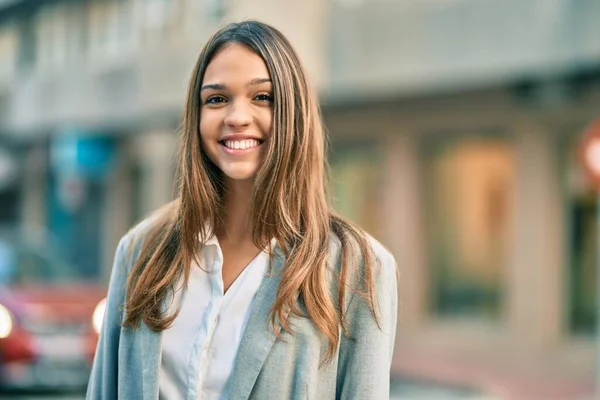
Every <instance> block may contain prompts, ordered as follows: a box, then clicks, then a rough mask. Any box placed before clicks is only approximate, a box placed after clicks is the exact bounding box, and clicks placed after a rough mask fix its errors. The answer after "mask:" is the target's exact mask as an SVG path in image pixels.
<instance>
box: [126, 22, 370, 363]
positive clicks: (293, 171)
mask: <svg viewBox="0 0 600 400" xmlns="http://www.w3.org/2000/svg"><path fill="white" fill-rule="evenodd" d="M232 42H235V43H239V44H243V45H245V46H247V47H248V48H249V49H251V50H252V51H254V52H255V53H256V54H258V55H259V56H260V57H262V59H263V60H264V62H265V64H266V65H267V68H268V70H269V73H270V76H271V80H272V82H273V90H274V93H273V97H274V105H273V132H272V135H271V139H270V140H269V141H268V150H267V154H266V157H265V161H264V164H263V165H262V166H261V167H260V169H259V171H258V172H257V176H256V178H255V185H254V192H253V197H252V201H251V207H250V213H251V218H252V220H253V221H256V223H254V224H252V226H253V232H252V238H253V241H254V243H255V244H256V246H258V247H259V248H265V247H266V246H268V243H270V240H271V239H272V238H274V239H275V240H276V242H277V244H278V246H279V247H280V248H281V249H282V250H283V251H284V253H285V264H284V268H283V270H282V277H281V282H280V285H279V288H278V292H277V296H276V300H275V302H274V304H273V306H272V310H271V323H272V324H273V328H274V329H275V331H276V332H279V331H280V329H283V330H286V331H289V332H292V329H291V326H290V321H289V318H291V317H293V316H297V315H302V311H301V310H300V308H299V305H298V301H299V300H301V301H302V304H303V307H302V308H304V309H305V310H306V312H307V313H308V316H309V317H310V318H311V320H312V321H313V323H314V324H315V326H316V327H317V328H318V329H319V330H320V331H321V332H322V333H323V334H324V335H325V337H326V338H327V339H328V342H329V351H328V354H327V357H328V358H331V357H332V356H333V354H334V352H335V349H336V347H337V344H338V342H339V340H340V328H342V330H343V329H345V317H344V314H345V307H344V304H345V300H344V299H345V298H346V294H347V293H346V290H347V288H346V286H347V285H346V281H347V275H348V273H349V271H351V270H352V269H354V268H358V267H359V265H360V266H362V267H361V271H362V272H360V276H361V277H362V278H361V281H362V282H363V285H362V287H361V288H358V290H359V292H360V294H361V295H362V296H363V297H364V299H365V300H366V301H367V304H368V305H369V307H370V308H371V310H372V311H373V316H374V318H375V319H376V320H377V313H376V310H375V300H374V288H373V281H374V278H373V275H374V265H375V259H374V257H373V252H372V249H371V247H370V246H369V244H368V240H367V237H366V234H364V233H363V232H362V231H361V230H360V229H359V228H357V227H355V226H354V225H352V224H351V223H350V222H348V221H345V220H344V219H342V218H341V217H339V216H337V215H336V214H335V213H334V212H333V211H332V209H331V207H330V206H329V202H328V196H327V193H326V187H327V182H326V176H327V162H326V140H325V133H324V128H323V124H322V120H321V115H320V110H319V106H318V101H317V96H316V94H315V93H314V92H313V90H312V89H311V88H310V86H309V84H308V82H307V79H306V77H305V74H304V71H303V69H302V66H301V64H300V61H299V59H298V57H297V55H296V53H295V52H294V50H293V49H292V47H291V45H290V43H289V42H288V40H287V39H286V38H285V37H284V36H283V34H282V33H281V32H279V31H278V30H276V29H275V28H273V27H271V26H269V25H266V24H263V23H260V22H256V21H245V22H241V23H232V24H229V25H227V26H225V27H224V28H222V29H221V30H219V31H218V32H216V33H215V34H214V35H213V36H212V37H211V38H210V39H209V40H208V43H207V44H206V45H205V47H204V48H203V50H202V51H201V53H200V56H199V58H198V61H197V63H196V66H195V68H194V72H193V75H192V77H191V80H190V83H189V88H188V94H187V101H186V105H185V110H184V115H183V121H182V128H181V130H182V131H181V148H180V154H179V166H178V168H179V170H178V172H179V179H180V183H179V193H178V196H177V199H176V200H175V201H173V202H171V203H169V204H168V205H166V206H165V207H163V208H162V209H161V210H159V212H158V213H157V214H156V216H155V217H154V218H153V219H152V222H151V223H150V228H149V229H148V231H147V232H146V233H145V234H144V235H143V236H144V238H143V243H142V244H141V250H140V252H139V255H138V257H137V258H136V261H135V263H134V265H133V267H132V270H131V272H130V275H129V278H128V281H127V294H126V306H125V309H126V317H125V321H124V325H125V326H130V327H137V326H139V324H140V322H143V323H145V324H146V325H147V326H148V327H149V328H150V329H152V330H155V331H162V330H164V329H166V328H168V327H169V326H170V324H171V323H172V322H173V321H174V319H175V318H176V316H177V313H178V311H175V312H173V313H171V314H169V315H165V313H163V311H162V309H161V304H162V302H163V301H164V300H165V297H166V296H167V294H169V293H173V291H174V290H176V288H175V286H176V284H177V282H179V280H180V279H181V278H182V275H183V278H184V279H183V282H187V280H188V277H189V273H190V268H191V266H192V265H193V263H194V260H195V257H196V256H197V254H198V250H199V248H200V245H201V243H205V242H206V241H207V240H208V238H210V236H211V235H213V234H214V232H215V231H216V230H217V229H216V228H217V227H220V226H222V223H223V212H224V211H223V207H222V204H223V202H222V196H223V184H222V178H221V172H220V170H219V169H218V168H217V167H216V166H215V165H214V164H213V163H212V162H211V161H210V160H209V158H208V157H207V155H206V153H205V152H204V150H203V149H202V146H201V141H200V132H199V125H200V124H199V123H200V118H201V115H200V88H201V85H202V81H203V79H204V73H205V71H206V68H207V66H208V64H209V63H210V61H211V60H212V59H213V57H214V56H215V55H216V54H217V52H218V51H219V49H221V48H222V47H223V46H224V45H226V44H228V43H232ZM332 234H333V235H334V236H337V238H338V239H339V242H340V244H341V252H340V254H341V261H340V263H341V269H340V270H339V274H338V275H337V279H338V284H337V293H335V294H333V293H332V290H331V287H330V285H331V283H330V282H328V279H327V277H328V276H329V273H330V271H328V268H329V266H328V265H327V264H328V256H329V253H330V240H331V236H332ZM330 267H332V268H330V269H335V267H336V266H330ZM362 268H364V269H362ZM277 321H278V323H277Z"/></svg>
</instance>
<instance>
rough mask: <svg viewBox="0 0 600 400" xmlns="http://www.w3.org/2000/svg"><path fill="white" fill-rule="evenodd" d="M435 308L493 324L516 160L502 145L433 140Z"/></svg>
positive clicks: (430, 207) (430, 231) (430, 200)
mask: <svg viewBox="0 0 600 400" xmlns="http://www.w3.org/2000/svg"><path fill="white" fill-rule="evenodd" d="M426 153H427V156H426V159H427V160H426V163H425V164H426V175H425V176H426V179H427V180H426V182H425V184H426V186H427V193H426V194H427V197H426V201H427V204H426V207H427V214H426V217H427V219H428V221H427V224H428V226H427V237H428V239H427V240H428V247H429V250H428V254H429V258H430V262H431V268H432V272H433V273H432V277H433V279H432V284H433V288H432V289H433V290H432V291H431V293H432V295H433V299H432V300H433V301H432V304H433V307H434V312H435V313H436V314H438V315H441V316H461V317H462V316H465V317H478V318H484V319H495V318H497V317H498V316H499V313H500V311H501V303H502V295H503V285H504V271H505V266H506V262H507V255H508V254H509V250H510V249H509V246H510V244H511V240H510V235H511V230H512V224H513V222H512V220H513V214H514V212H513V201H512V198H513V191H514V186H515V160H514V149H513V148H512V146H511V145H510V144H508V143H506V142H505V141H503V140H501V139H486V138H457V139H455V140H447V139H444V140H436V141H435V142H433V141H432V142H430V143H429V144H428V145H427V149H426Z"/></svg>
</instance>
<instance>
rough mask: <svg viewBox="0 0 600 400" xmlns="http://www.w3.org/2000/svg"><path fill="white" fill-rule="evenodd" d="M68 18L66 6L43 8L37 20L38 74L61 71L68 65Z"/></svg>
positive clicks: (54, 5)
mask: <svg viewBox="0 0 600 400" xmlns="http://www.w3.org/2000/svg"><path fill="white" fill-rule="evenodd" d="M67 24H68V17H67V12H66V5H65V4H51V5H48V6H46V7H43V8H41V9H40V11H39V12H38V14H37V16H36V18H35V26H36V43H37V46H36V57H35V59H36V63H35V64H36V69H37V71H38V72H43V73H45V72H54V71H59V70H61V69H63V68H64V67H65V65H66V64H67V52H68V51H67V49H68V45H69V44H68V41H69V40H73V38H70V37H69V35H68V34H67V29H68V25H67Z"/></svg>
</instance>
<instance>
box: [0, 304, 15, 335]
mask: <svg viewBox="0 0 600 400" xmlns="http://www.w3.org/2000/svg"><path fill="white" fill-rule="evenodd" d="M12 328H13V321H12V316H11V315H10V312H9V311H8V310H7V309H6V307H4V306H3V305H2V304H0V339H5V338H7V337H8V335H10V333H11V332H12Z"/></svg>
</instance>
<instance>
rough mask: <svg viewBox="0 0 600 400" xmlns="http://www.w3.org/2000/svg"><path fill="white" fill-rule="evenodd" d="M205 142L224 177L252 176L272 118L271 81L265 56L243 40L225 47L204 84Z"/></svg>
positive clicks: (202, 125) (202, 120)
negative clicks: (259, 54) (257, 52)
mask: <svg viewBox="0 0 600 400" xmlns="http://www.w3.org/2000/svg"><path fill="white" fill-rule="evenodd" d="M200 96H201V110H200V136H201V141H202V147H203V149H204V151H205V152H206V154H207V155H208V157H209V158H210V159H211V160H212V162H213V163H214V164H215V165H216V166H217V167H219V169H220V170H221V171H222V172H223V173H224V175H225V177H228V178H230V179H232V180H247V179H252V178H254V176H255V175H256V172H257V171H258V168H259V166H260V164H261V162H262V159H263V155H264V148H265V141H266V140H267V139H268V137H269V135H270V133H271V125H272V121H273V84H272V83H271V77H270V75H269V71H268V69H267V66H266V65H265V63H264V61H263V59H262V58H261V57H260V56H258V55H257V54H256V53H254V52H253V51H252V50H249V49H248V48H247V47H245V46H244V45H241V44H238V43H233V44H229V45H226V46H224V47H223V48H222V49H221V50H219V52H218V53H217V55H216V56H215V57H214V58H213V59H212V61H211V62H210V63H209V64H208V67H207V68H206V72H205V74H204V81H203V82H202V89H201V93H200Z"/></svg>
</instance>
